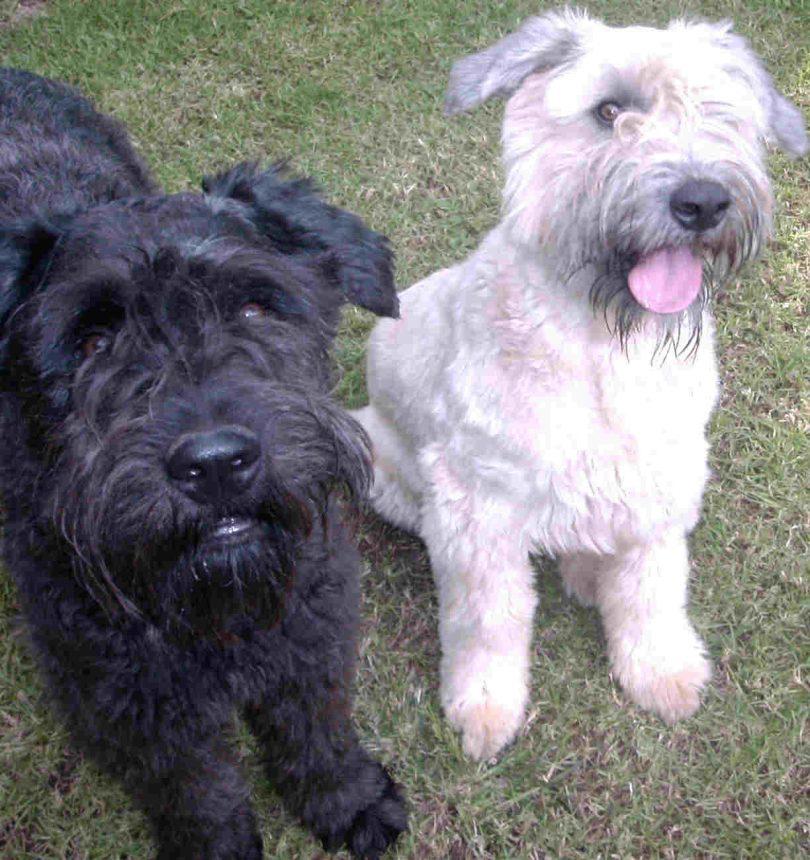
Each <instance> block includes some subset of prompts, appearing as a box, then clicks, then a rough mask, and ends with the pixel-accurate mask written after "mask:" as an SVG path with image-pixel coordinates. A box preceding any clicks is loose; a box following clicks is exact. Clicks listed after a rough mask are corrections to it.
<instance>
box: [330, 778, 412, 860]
mask: <svg viewBox="0 0 810 860" xmlns="http://www.w3.org/2000/svg"><path fill="white" fill-rule="evenodd" d="M383 774H384V776H385V781H386V785H385V788H384V789H383V793H382V795H381V796H380V797H379V798H378V799H377V800H376V801H374V803H372V804H371V805H370V806H367V807H366V808H365V809H361V810H360V812H358V813H357V815H356V816H355V817H354V821H352V823H351V825H350V826H349V829H348V831H347V832H346V838H345V843H344V844H345V845H346V846H347V847H348V849H349V850H350V851H351V852H352V854H353V855H354V856H355V857H359V858H362V860H377V858H379V857H380V856H382V854H383V853H384V852H385V850H386V848H388V846H389V845H393V844H394V842H396V840H397V837H398V836H399V834H400V833H404V832H405V831H406V830H407V829H408V813H407V810H406V807H405V799H404V797H403V796H402V791H401V789H400V787H399V786H398V785H397V784H396V783H395V782H394V781H393V780H392V779H391V777H390V776H388V774H387V773H386V772H385V771H383Z"/></svg>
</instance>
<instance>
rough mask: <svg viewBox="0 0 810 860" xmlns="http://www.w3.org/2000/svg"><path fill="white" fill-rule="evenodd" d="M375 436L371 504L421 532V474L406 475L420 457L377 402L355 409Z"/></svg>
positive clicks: (355, 414)
mask: <svg viewBox="0 0 810 860" xmlns="http://www.w3.org/2000/svg"><path fill="white" fill-rule="evenodd" d="M352 416H353V417H354V418H355V419H356V420H357V421H359V422H360V423H361V424H362V425H363V427H364V429H365V431H366V433H368V435H369V437H370V438H371V444H372V454H373V460H374V485H373V486H372V488H371V504H372V505H373V506H374V510H375V511H377V513H378V514H379V515H380V516H381V517H383V518H384V519H386V520H388V522H390V523H393V524H394V525H395V526H399V528H402V529H405V530H406V531H409V532H413V533H414V534H419V532H420V522H421V511H420V509H421V503H420V497H419V493H418V492H417V491H416V489H415V488H414V484H416V483H417V476H416V475H415V474H413V475H411V480H410V481H408V479H407V478H406V474H405V472H406V470H408V469H410V470H411V471H413V470H414V469H416V458H415V457H414V455H413V454H412V453H409V452H408V451H407V450H406V449H405V446H404V445H403V443H402V441H401V440H400V438H399V435H398V433H397V431H396V430H395V429H394V427H392V426H391V424H390V423H389V422H388V421H386V420H385V418H383V417H382V415H380V413H379V410H377V409H376V407H375V406H374V404H373V403H372V404H369V405H368V406H366V407H364V408H363V409H359V410H357V411H356V412H352Z"/></svg>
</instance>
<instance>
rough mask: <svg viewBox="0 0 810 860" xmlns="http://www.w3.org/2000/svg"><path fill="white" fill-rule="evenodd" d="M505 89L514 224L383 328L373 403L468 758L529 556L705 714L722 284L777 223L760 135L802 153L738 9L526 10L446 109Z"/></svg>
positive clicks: (507, 651)
mask: <svg viewBox="0 0 810 860" xmlns="http://www.w3.org/2000/svg"><path fill="white" fill-rule="evenodd" d="M508 93H514V95H512V96H511V98H510V100H509V102H508V104H507V106H506V117H505V121H504V127H503V147H504V164H505V169H506V188H505V192H504V207H503V208H504V214H503V221H502V222H501V223H500V224H499V225H498V226H497V227H496V228H495V229H494V230H493V231H492V232H491V233H490V234H489V235H488V236H486V238H485V239H484V241H483V242H482V244H481V245H480V247H479V248H478V250H477V251H476V252H475V253H474V254H473V255H472V256H471V257H469V259H467V260H465V261H464V262H462V263H460V264H458V265H456V266H453V267H452V268H449V269H443V270H442V271H439V272H436V273H435V274H433V275H432V276H430V277H429V278H427V279H425V280H424V281H421V282H420V283H418V284H416V285H415V286H413V287H411V288H410V289H409V290H406V291H405V292H404V293H402V294H401V299H402V317H401V319H399V320H398V321H388V320H386V321H383V322H381V323H379V324H378V326H377V328H376V330H375V331H374V333H373V335H372V338H371V343H370V349H369V364H368V380H369V392H370V399H371V404H370V405H369V406H368V407H366V408H365V409H363V410H361V411H360V412H359V414H358V417H359V419H360V420H361V421H362V423H363V424H364V426H365V428H366V430H367V431H368V432H369V434H370V436H371V438H372V441H373V444H374V448H375V456H376V460H375V489H374V505H375V507H376V509H377V510H378V511H379V513H381V514H382V515H383V516H384V517H385V518H387V519H388V520H390V521H391V522H393V523H395V524H398V525H400V526H402V527H404V528H406V529H409V530H411V531H414V532H416V533H417V534H419V535H420V536H421V537H422V538H423V539H424V541H425V543H426V545H427V548H428V551H429V553H430V558H431V562H432V565H433V571H434V574H435V578H436V583H437V585H438V588H439V613H440V633H441V642H442V650H443V656H442V702H443V705H444V708H445V712H446V714H447V716H448V717H449V719H450V721H451V722H452V723H453V725H455V726H456V727H457V728H459V729H460V730H461V731H462V732H463V743H464V749H465V751H466V752H467V753H468V754H469V755H471V756H474V757H476V758H480V757H489V756H490V755H492V754H494V753H495V752H497V751H498V750H499V749H500V748H501V747H502V746H503V745H504V744H505V743H507V742H508V741H509V740H510V739H511V738H512V737H513V736H514V735H515V733H516V732H517V730H518V728H519V727H520V724H521V721H522V718H523V714H524V708H525V705H526V699H527V693H528V673H529V653H530V641H531V628H532V615H533V611H534V607H535V603H536V598H535V593H534V590H533V587H532V569H531V567H530V564H529V553H530V552H531V551H533V550H541V551H544V552H546V553H548V554H550V555H553V556H556V557H557V558H558V559H559V562H560V568H561V571H562V576H563V580H564V583H565V587H566V590H567V591H568V592H569V593H571V594H574V595H576V596H577V597H578V598H579V599H580V600H581V601H582V602H583V603H584V604H586V605H596V606H597V607H598V608H599V610H600V612H601V616H602V620H603V622H604V629H605V634H606V638H607V645H608V652H609V656H610V662H611V667H612V671H613V673H614V676H615V677H616V678H617V679H618V680H619V682H620V683H621V684H622V686H623V687H624V689H625V691H626V692H627V694H628V695H629V696H630V698H631V699H633V700H634V701H635V702H637V703H638V704H639V705H641V706H643V707H645V708H649V709H651V710H653V711H655V712H656V713H658V714H660V715H661V717H663V718H664V719H665V720H667V721H674V720H677V719H679V718H681V717H685V716H688V715H689V714H691V713H692V712H693V711H695V709H696V708H697V707H698V704H699V694H700V690H701V688H702V687H703V686H704V684H705V683H706V681H707V680H708V678H709V676H710V664H709V662H708V661H707V659H706V657H705V656H704V646H703V643H702V642H701V640H700V638H699V637H698V635H697V633H696V632H695V630H694V629H693V627H692V625H691V624H690V622H689V619H688V618H687V614H686V589H687V578H688V573H689V559H688V557H687V545H686V536H687V534H688V533H689V532H690V531H691V529H692V528H693V527H694V526H695V523H696V522H697V519H698V516H699V512H700V505H701V495H702V493H703V487H704V484H705V482H706V477H707V465H706V458H707V443H706V437H705V430H706V424H707V421H708V419H709V416H710V413H711V411H712V408H713V406H714V404H715V401H716V398H717V388H718V382H717V371H716V367H715V359H714V344H713V326H712V320H711V317H710V315H709V311H708V308H707V299H708V297H709V288H710V285H711V284H712V283H715V282H717V281H718V280H721V279H723V278H725V277H726V276H727V275H728V274H729V273H732V272H735V271H737V270H738V268H739V267H740V265H741V264H742V263H743V262H745V261H746V260H748V259H750V258H751V257H752V256H754V255H755V253H756V251H757V250H758V248H759V247H760V246H761V244H762V242H763V240H764V239H765V238H766V237H767V235H768V231H769V227H770V215H771V209H772V196H771V191H770V186H769V182H768V177H767V173H766V168H765V165H764V152H763V143H764V142H770V143H773V144H776V145H777V146H779V147H781V148H782V149H783V150H785V151H787V152H788V153H791V154H793V155H798V154H801V153H803V152H805V151H806V148H807V137H806V134H805V130H804V123H803V121H802V117H801V115H800V113H799V112H798V110H797V109H796V108H795V107H794V106H793V105H792V104H791V103H790V102H788V101H787V100H786V99H785V98H783V97H782V96H781V95H780V94H779V93H777V92H776V91H775V89H774V88H773V85H772V82H771V79H770V78H769V76H768V74H767V73H766V72H765V70H764V69H763V68H762V66H761V64H760V63H759V61H758V60H757V58H756V57H755V56H754V54H753V53H752V52H751V50H750V49H749V48H748V46H747V44H746V43H745V41H744V40H743V39H742V38H740V37H739V36H736V35H734V34H732V32H731V27H730V25H729V24H726V23H723V24H709V23H685V22H680V21H679V22H675V23H672V24H671V25H670V26H669V27H668V28H667V29H666V30H656V29H650V28H646V27H629V28H626V29H614V28H611V27H607V26H605V25H604V24H601V23H599V22H597V21H594V20H592V19H590V18H588V17H587V16H586V15H584V14H582V13H579V12H573V11H567V10H566V11H562V12H558V13H552V14H548V15H545V16H543V17H539V18H533V19H530V20H529V21H527V22H526V23H525V24H524V25H523V27H521V29H520V30H519V31H518V32H516V33H515V34H513V35H511V36H507V37H506V38H505V39H503V40H501V41H500V42H498V43H497V44H496V45H494V46H492V47H491V48H489V49H488V50H486V51H483V52H482V53H480V54H476V55H475V56H471V57H468V58H466V59H463V60H461V61H459V62H458V63H457V64H456V65H455V67H454V68H453V72H452V76H451V82H450V88H449V91H448V95H447V110H448V112H449V113H455V112H458V111H464V110H468V109H469V108H472V107H474V106H475V105H477V104H479V103H481V102H483V101H485V100H486V99H488V98H489V97H490V96H494V95H500V94H508Z"/></svg>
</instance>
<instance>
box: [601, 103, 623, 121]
mask: <svg viewBox="0 0 810 860" xmlns="http://www.w3.org/2000/svg"><path fill="white" fill-rule="evenodd" d="M623 110H624V108H623V107H622V106H621V105H620V104H619V103H618V102H611V101H605V102H600V103H599V104H598V105H597V106H596V111H595V113H596V118H597V119H598V120H599V122H601V123H602V124H603V125H613V123H614V122H616V120H617V119H618V117H619V114H620V113H621V112H622V111H623Z"/></svg>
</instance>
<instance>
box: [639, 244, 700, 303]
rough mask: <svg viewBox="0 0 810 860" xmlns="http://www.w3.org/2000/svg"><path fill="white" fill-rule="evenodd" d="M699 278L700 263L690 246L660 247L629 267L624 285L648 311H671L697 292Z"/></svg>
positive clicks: (693, 297)
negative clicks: (625, 284)
mask: <svg viewBox="0 0 810 860" xmlns="http://www.w3.org/2000/svg"><path fill="white" fill-rule="evenodd" d="M702 277H703V265H702V263H701V261H700V258H699V257H698V256H696V255H695V253H694V252H693V251H692V250H691V249H690V248H686V247H683V246H681V247H679V248H661V249H660V250H659V251H653V252H652V254H646V255H645V256H643V257H642V258H641V259H640V260H639V261H638V263H636V265H635V266H633V268H632V269H631V270H630V273H629V274H628V276H627V286H628V287H630V292H631V293H632V294H633V296H634V298H635V300H636V301H637V302H638V303H639V304H640V305H641V306H642V307H644V308H647V310H648V311H654V312H655V313H657V314H674V313H678V312H679V311H682V310H683V309H684V308H688V307H689V305H691V304H692V302H693V301H694V300H695V298H696V297H697V294H698V293H699V292H700V283H701V278H702Z"/></svg>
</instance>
